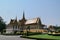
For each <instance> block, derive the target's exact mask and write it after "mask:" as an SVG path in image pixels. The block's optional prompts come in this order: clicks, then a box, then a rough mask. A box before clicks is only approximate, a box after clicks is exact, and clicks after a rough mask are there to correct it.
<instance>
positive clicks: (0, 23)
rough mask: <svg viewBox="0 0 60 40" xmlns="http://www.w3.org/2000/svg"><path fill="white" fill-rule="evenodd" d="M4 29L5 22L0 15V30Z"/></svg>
mask: <svg viewBox="0 0 60 40" xmlns="http://www.w3.org/2000/svg"><path fill="white" fill-rule="evenodd" d="M4 29H6V24H5V22H4V21H3V19H2V17H0V32H1V33H3V30H4Z"/></svg>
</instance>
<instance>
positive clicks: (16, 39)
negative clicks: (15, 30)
mask: <svg viewBox="0 0 60 40" xmlns="http://www.w3.org/2000/svg"><path fill="white" fill-rule="evenodd" d="M0 40H34V39H27V38H20V36H5V35H0Z"/></svg>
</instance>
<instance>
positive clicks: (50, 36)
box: [28, 34, 60, 40]
mask: <svg viewBox="0 0 60 40" xmlns="http://www.w3.org/2000/svg"><path fill="white" fill-rule="evenodd" d="M28 37H31V38H43V39H44V38H45V39H59V40H60V36H52V35H48V34H41V35H31V36H28Z"/></svg>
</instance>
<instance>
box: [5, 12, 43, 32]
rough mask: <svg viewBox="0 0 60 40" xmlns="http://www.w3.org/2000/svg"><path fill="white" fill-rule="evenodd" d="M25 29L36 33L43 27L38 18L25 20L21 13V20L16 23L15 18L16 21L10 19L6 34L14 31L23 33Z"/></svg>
mask: <svg viewBox="0 0 60 40" xmlns="http://www.w3.org/2000/svg"><path fill="white" fill-rule="evenodd" d="M27 29H30V31H35V32H36V31H38V29H43V26H42V23H41V19H40V18H39V17H38V18H33V19H30V20H27V19H26V18H25V15H24V12H23V18H22V19H21V20H19V21H17V17H16V19H11V21H10V23H9V24H8V25H7V27H6V32H7V33H11V32H15V31H24V30H27Z"/></svg>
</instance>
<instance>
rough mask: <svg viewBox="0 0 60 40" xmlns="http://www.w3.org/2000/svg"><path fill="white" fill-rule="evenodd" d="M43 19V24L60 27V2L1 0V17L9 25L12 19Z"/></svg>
mask: <svg viewBox="0 0 60 40" xmlns="http://www.w3.org/2000/svg"><path fill="white" fill-rule="evenodd" d="M23 11H24V12H25V17H26V19H32V18H36V17H40V18H41V22H42V24H46V25H60V0H0V16H1V17H2V18H3V19H4V21H6V23H9V21H10V19H15V18H16V16H17V18H18V20H19V19H21V18H22V15H23Z"/></svg>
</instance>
